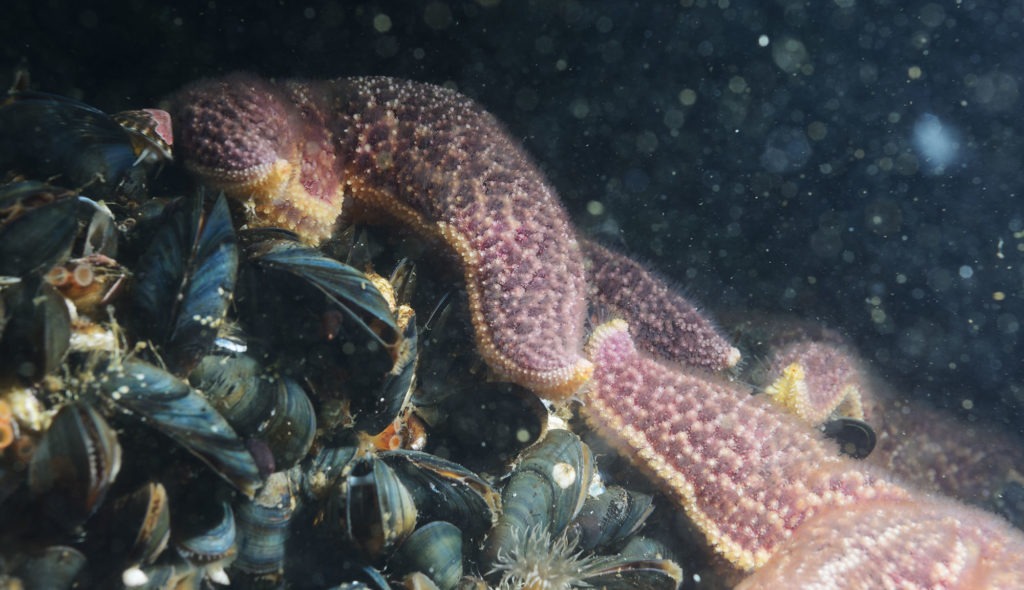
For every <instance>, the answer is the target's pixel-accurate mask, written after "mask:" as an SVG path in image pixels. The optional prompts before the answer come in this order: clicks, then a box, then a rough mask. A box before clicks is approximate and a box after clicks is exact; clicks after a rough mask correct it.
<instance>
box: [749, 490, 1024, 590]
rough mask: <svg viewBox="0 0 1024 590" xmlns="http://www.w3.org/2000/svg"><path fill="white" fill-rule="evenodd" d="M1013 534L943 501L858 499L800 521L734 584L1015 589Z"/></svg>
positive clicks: (1021, 569)
mask: <svg viewBox="0 0 1024 590" xmlns="http://www.w3.org/2000/svg"><path fill="white" fill-rule="evenodd" d="M1022 584H1024V543H1022V540H1021V538H1020V532H1019V531H1017V530H1015V529H1013V528H1011V527H1010V526H1009V525H1007V524H1006V523H1004V522H1002V521H1000V520H998V519H996V518H994V517H992V515H990V514H988V513H986V512H982V511H980V510H977V509H974V508H968V507H966V506H961V505H959V504H957V503H955V502H953V501H951V500H945V499H927V498H917V499H915V500H914V501H909V502H899V501H876V502H862V503H858V505H857V506H856V509H855V510H843V509H834V510H832V511H829V512H825V513H822V514H821V515H819V516H816V517H815V518H813V519H811V520H809V521H808V522H806V523H805V524H804V525H803V526H801V527H800V531H799V534H797V535H794V537H793V540H792V542H790V543H789V544H787V545H785V546H783V547H781V548H780V549H779V551H778V552H777V553H776V555H774V556H773V557H772V559H771V560H769V561H768V563H767V564H765V566H764V567H762V568H761V569H760V570H758V571H757V572H756V573H755V574H753V575H752V576H750V577H749V578H747V579H746V580H744V581H743V583H741V584H740V585H739V586H737V590H760V589H766V590H767V589H775V588H781V587H789V588H800V589H801V590H838V589H842V588H858V589H869V588H902V589H907V590H911V589H922V590H923V589H930V588H944V589H950V590H952V589H962V590H980V589H983V588H990V589H993V590H995V589H1002V588H1021V587H1022Z"/></svg>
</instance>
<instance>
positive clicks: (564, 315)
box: [170, 74, 592, 398]
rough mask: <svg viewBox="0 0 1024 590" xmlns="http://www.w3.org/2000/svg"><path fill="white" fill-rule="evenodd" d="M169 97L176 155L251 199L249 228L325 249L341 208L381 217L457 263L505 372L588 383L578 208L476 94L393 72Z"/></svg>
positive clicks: (540, 380)
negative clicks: (284, 232)
mask: <svg viewBox="0 0 1024 590" xmlns="http://www.w3.org/2000/svg"><path fill="white" fill-rule="evenodd" d="M170 102H171V112H172V114H173V115H174V120H175V126H176V129H177V133H178V143H177V148H178V152H179V157H180V158H181V159H182V160H183V161H184V162H185V165H186V167H188V168H189V169H190V170H192V171H193V172H195V173H196V174H197V175H198V176H199V177H200V178H201V179H202V180H203V181H205V182H206V183H208V184H211V185H213V186H215V187H218V188H220V189H223V190H224V191H225V192H226V193H227V194H228V195H229V196H231V197H233V198H235V199H237V200H239V201H241V202H243V203H245V204H246V207H245V210H246V212H247V215H248V219H247V222H248V223H249V224H250V225H253V226H263V227H265V226H277V227H284V228H286V229H291V230H293V231H295V232H296V233H298V234H299V235H300V237H302V238H303V239H304V240H305V241H307V242H309V243H311V244H317V243H319V242H320V241H321V240H323V239H324V238H326V237H327V236H329V235H330V233H331V231H332V229H333V226H334V224H335V222H336V220H337V218H338V217H339V215H340V214H341V213H342V212H343V211H344V210H348V209H352V210H354V211H356V212H358V211H368V212H372V213H374V214H377V215H379V214H381V213H383V214H384V215H385V216H387V217H390V218H391V219H393V220H395V221H397V222H398V223H400V224H402V225H404V226H406V227H410V228H413V229H415V230H417V231H418V232H419V233H421V234H423V235H425V236H427V237H429V238H433V239H435V240H437V241H438V242H440V243H443V244H445V245H446V247H447V249H448V251H450V252H451V253H453V254H455V256H456V257H457V258H458V260H459V262H460V264H461V267H462V271H463V275H464V277H465V281H466V290H467V292H468V296H469V306H470V311H471V315H472V319H473V326H474V333H475V338H476V342H477V348H478V350H479V351H480V354H481V356H483V358H484V360H485V361H487V363H488V365H489V366H491V368H492V369H494V370H495V371H496V372H497V373H499V374H501V375H502V376H504V377H505V378H508V379H510V380H512V381H515V382H517V383H519V384H521V385H524V386H526V387H528V388H530V389H532V390H534V391H536V392H537V393H539V394H540V395H543V396H545V397H549V398H561V397H565V396H568V395H571V394H573V393H574V392H576V391H577V390H578V389H579V387H580V386H581V385H582V384H583V383H584V382H586V381H587V379H589V377H590V374H591V372H592V367H591V364H590V363H589V361H587V360H586V359H585V358H583V356H582V354H581V350H580V349H581V348H582V342H583V321H584V313H585V311H586V309H585V297H586V292H585V284H584V283H585V278H584V270H583V264H582V255H581V253H580V249H579V245H578V244H577V242H576V238H575V235H574V232H573V229H572V228H571V226H570V224H569V221H568V217H567V215H566V213H565V211H564V210H563V208H562V206H561V204H560V203H559V201H558V199H557V197H556V195H555V193H554V191H553V190H552V189H551V188H550V186H549V185H548V184H547V182H546V181H545V179H544V177H543V175H542V174H541V172H540V170H539V169H538V168H537V166H536V165H535V164H534V163H533V162H532V161H531V159H530V158H529V157H528V156H527V154H526V153H525V152H524V151H523V149H522V148H521V147H520V146H519V145H518V142H516V141H514V140H513V139H512V138H511V137H510V136H509V134H508V133H507V132H506V131H505V130H504V128H503V127H502V126H501V124H500V123H499V122H498V121H497V120H496V119H495V118H494V117H493V116H492V115H490V114H488V113H487V112H486V111H484V110H483V109H482V108H480V107H479V106H478V105H477V104H476V103H474V102H473V101H471V100H470V99H468V98H466V97H464V96H462V95H460V94H458V93H456V92H454V91H452V90H448V89H445V88H441V87H438V86H433V85H429V84H420V83H415V82H408V81H404V80H396V79H392V78H382V77H372V78H342V79H337V80H330V81H320V82H300V81H286V82H270V81H266V80H262V79H259V78H256V77H253V76H248V75H243V74H236V75H232V76H228V77H226V78H223V79H219V80H206V81H200V82H197V83H195V84H193V85H191V86H189V87H187V88H185V89H183V90H182V91H180V92H179V93H178V94H176V95H175V96H174V97H173V98H172V99H171V101H170Z"/></svg>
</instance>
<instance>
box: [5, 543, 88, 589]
mask: <svg viewBox="0 0 1024 590" xmlns="http://www.w3.org/2000/svg"><path fill="white" fill-rule="evenodd" d="M85 563H86V558H85V555H83V554H82V552H81V551H79V550H77V549H75V548H74V547H66V546H62V545H55V546H51V547H47V548H46V549H43V551H42V552H40V553H38V554H33V555H30V556H29V557H28V559H26V560H25V561H24V563H22V564H21V566H19V567H18V569H17V571H16V572H15V577H17V578H18V579H19V580H20V581H21V586H20V588H24V589H25V590H70V589H71V588H74V587H76V578H77V577H78V574H79V573H81V571H82V569H83V568H85ZM15 588H18V586H15Z"/></svg>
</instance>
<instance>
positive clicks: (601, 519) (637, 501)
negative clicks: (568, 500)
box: [569, 486, 654, 551]
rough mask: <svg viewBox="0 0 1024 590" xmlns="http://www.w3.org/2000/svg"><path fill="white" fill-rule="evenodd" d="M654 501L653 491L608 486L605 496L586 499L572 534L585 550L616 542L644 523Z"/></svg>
mask: <svg viewBox="0 0 1024 590" xmlns="http://www.w3.org/2000/svg"><path fill="white" fill-rule="evenodd" d="M653 501H654V497H653V496H651V495H650V494H643V493H640V492H634V491H630V490H627V489H624V488H621V487H619V486H608V488H607V489H606V490H605V491H604V493H602V494H601V495H599V496H590V497H588V498H587V499H586V501H585V502H584V503H583V508H582V509H581V510H580V513H579V514H578V515H576V518H574V519H573V521H572V523H571V524H570V525H569V533H570V535H571V536H572V537H573V538H574V539H575V540H576V547H578V548H579V549H581V550H584V551H591V550H593V549H595V548H598V547H606V546H610V545H614V544H615V543H618V542H619V541H621V540H623V539H625V538H627V537H629V536H630V535H632V534H633V533H635V532H636V531H637V530H639V529H640V527H642V526H643V524H644V522H646V520H647V517H648V516H650V515H651V512H653V511H654V504H653Z"/></svg>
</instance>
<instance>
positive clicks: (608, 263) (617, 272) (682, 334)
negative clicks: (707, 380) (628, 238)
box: [580, 240, 740, 370]
mask: <svg viewBox="0 0 1024 590" xmlns="http://www.w3.org/2000/svg"><path fill="white" fill-rule="evenodd" d="M580 246H581V247H582V248H583V254H584V256H586V267H587V280H588V283H589V286H590V302H591V304H592V305H596V306H599V307H602V308H606V309H607V310H609V311H611V312H612V313H614V314H616V315H617V316H619V317H621V318H622V319H624V320H626V322H627V323H628V324H629V330H630V333H631V334H632V335H633V338H634V339H635V341H636V343H637V345H638V346H639V347H641V348H643V349H644V350H647V351H648V352H651V353H653V354H655V355H657V356H660V357H662V358H666V359H669V360H673V361H678V362H681V363H685V364H687V365H690V366H694V367H704V368H706V369H711V370H719V369H725V368H729V367H732V366H734V365H736V363H738V362H739V360H740V351H739V350H738V349H737V348H735V347H734V346H732V345H731V344H730V343H729V341H728V340H727V339H726V338H725V336H723V335H722V333H721V331H719V329H718V328H717V327H716V326H715V325H714V324H713V323H712V322H711V320H709V319H708V318H707V317H706V316H704V315H703V314H702V313H701V312H700V310H698V309H697V307H696V306H695V305H694V304H693V303H691V302H690V301H689V300H688V299H686V298H685V297H683V296H682V295H680V294H679V293H678V292H677V291H675V290H674V289H672V288H670V287H669V286H668V284H667V283H666V282H665V280H664V279H662V278H661V277H659V276H658V275H657V274H655V273H654V272H653V271H651V270H649V269H647V268H644V266H643V265H641V264H640V263H638V262H635V261H633V260H630V259H629V258H627V257H626V256H623V255H622V254H619V253H617V252H613V251H612V250H609V249H608V248H605V247H604V246H601V245H600V244H597V243H596V242H592V241H589V240H581V241H580Z"/></svg>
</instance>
